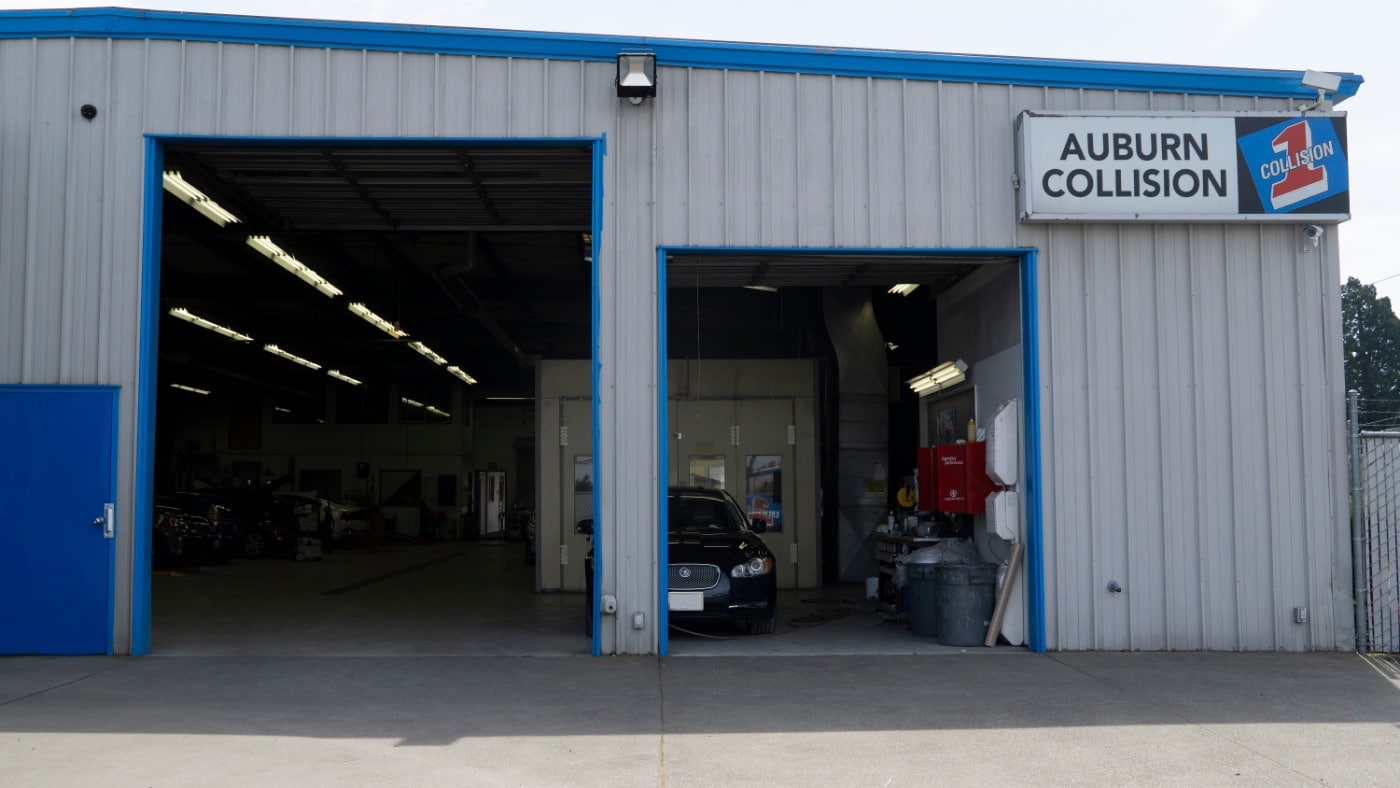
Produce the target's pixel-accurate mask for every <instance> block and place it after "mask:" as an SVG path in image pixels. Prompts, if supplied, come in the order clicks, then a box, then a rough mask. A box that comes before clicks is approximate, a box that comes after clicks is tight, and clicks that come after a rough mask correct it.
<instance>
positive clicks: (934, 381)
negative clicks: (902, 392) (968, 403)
mask: <svg viewBox="0 0 1400 788" xmlns="http://www.w3.org/2000/svg"><path fill="white" fill-rule="evenodd" d="M964 380H967V364H964V363H963V360H962V359H958V360H956V361H945V362H943V363H942V364H939V365H938V366H936V367H934V368H933V369H930V370H929V371H928V372H925V373H924V374H922V375H918V376H915V377H912V378H910V379H909V380H907V381H905V382H906V383H907V384H908V385H909V388H911V389H913V390H914V393H915V394H918V395H919V396H923V395H925V394H932V393H934V392H936V391H941V390H943V389H946V388H948V387H949V386H954V385H957V384H959V383H961V382H963V381H964Z"/></svg>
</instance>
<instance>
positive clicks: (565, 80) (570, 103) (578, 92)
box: [543, 60, 586, 137]
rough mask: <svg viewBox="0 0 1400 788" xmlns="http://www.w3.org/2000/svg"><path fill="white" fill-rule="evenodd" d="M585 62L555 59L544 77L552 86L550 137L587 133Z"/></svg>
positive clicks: (548, 117)
mask: <svg viewBox="0 0 1400 788" xmlns="http://www.w3.org/2000/svg"><path fill="white" fill-rule="evenodd" d="M585 73H586V66H585V64H583V63H575V62H570V61H559V60H552V61H550V63H549V68H548V70H547V71H546V72H545V74H544V77H543V79H544V80H545V84H546V85H547V86H548V93H549V96H548V100H547V102H546V104H545V112H546V118H545V129H544V132H543V133H544V134H545V135H546V136H550V137H578V136H581V135H582V134H583V131H582V128H581V126H580V123H579V121H580V120H581V119H582V117H581V115H582V99H583V78H584V75H585Z"/></svg>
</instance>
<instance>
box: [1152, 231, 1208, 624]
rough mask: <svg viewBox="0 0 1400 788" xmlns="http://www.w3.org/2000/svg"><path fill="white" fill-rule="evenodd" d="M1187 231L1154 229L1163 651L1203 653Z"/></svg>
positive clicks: (1192, 307) (1192, 316)
mask: <svg viewBox="0 0 1400 788" xmlns="http://www.w3.org/2000/svg"><path fill="white" fill-rule="evenodd" d="M1188 232H1189V231H1188V230H1187V229H1186V228H1184V227H1170V226H1161V225H1159V226H1157V227H1155V228H1154V236H1155V239H1154V240H1155V246H1156V249H1155V253H1154V254H1155V256H1156V258H1157V266H1156V277H1155V279H1156V281H1155V283H1154V292H1153V297H1154V298H1155V299H1156V311H1157V326H1156V331H1157V335H1156V342H1157V357H1158V378H1159V383H1158V389H1157V400H1156V402H1155V403H1154V404H1155V406H1156V413H1155V418H1156V419H1157V421H1158V427H1157V431H1158V435H1159V436H1160V439H1161V446H1162V492H1161V496H1160V498H1159V500H1158V504H1159V507H1160V509H1159V515H1158V516H1159V523H1158V525H1159V527H1160V528H1161V529H1162V561H1163V563H1164V576H1163V580H1162V583H1163V585H1162V594H1163V596H1162V600H1161V602H1162V604H1163V607H1164V615H1165V625H1164V627H1163V648H1166V649H1170V650H1196V649H1200V648H1202V646H1203V642H1202V633H1201V625H1200V609H1201V579H1200V561H1199V560H1198V558H1197V556H1198V555H1199V553H1200V549H1201V545H1200V541H1199V538H1198V536H1199V535H1198V533H1197V530H1196V513H1195V511H1194V506H1193V504H1194V502H1195V501H1196V500H1197V499H1198V498H1199V497H1200V489H1199V486H1198V473H1197V471H1196V465H1195V460H1196V457H1195V453H1194V450H1193V447H1194V445H1195V442H1196V440H1197V439H1198V435H1197V433H1196V430H1195V425H1196V415H1195V411H1194V405H1195V390H1196V388H1197V386H1196V380H1195V377H1194V375H1193V368H1192V360H1191V337H1192V325H1193V323H1194V322H1195V319H1196V310H1195V293H1194V292H1193V290H1192V282H1191V269H1190V265H1189V263H1188V262H1187V261H1188V260H1189V259H1190V258H1189V256H1188V255H1189V252H1190V246H1189V244H1188V242H1187V240H1188Z"/></svg>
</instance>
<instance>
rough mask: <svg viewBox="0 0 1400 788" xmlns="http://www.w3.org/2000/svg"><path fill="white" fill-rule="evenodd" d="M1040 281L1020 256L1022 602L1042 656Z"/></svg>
mask: <svg viewBox="0 0 1400 788" xmlns="http://www.w3.org/2000/svg"><path fill="white" fill-rule="evenodd" d="M1039 289H1040V280H1039V277H1038V276H1037V272H1036V252H1035V250H1030V251H1027V252H1026V253H1025V254H1023V255H1022V256H1021V363H1022V365H1023V369H1022V372H1021V378H1022V381H1021V382H1022V385H1023V387H1024V389H1025V402H1026V412H1025V414H1024V416H1023V418H1024V420H1025V428H1024V430H1023V432H1024V434H1025V436H1026V488H1025V489H1026V599H1027V611H1026V612H1027V618H1028V619H1029V620H1030V630H1031V631H1030V639H1029V640H1030V649H1031V651H1033V652H1035V653H1037V654H1043V653H1045V539H1044V536H1045V535H1044V532H1043V523H1044V520H1043V519H1042V516H1041V494H1040V478H1041V476H1040V472H1041V456H1040V302H1039V300H1038V299H1039V298H1040V292H1039Z"/></svg>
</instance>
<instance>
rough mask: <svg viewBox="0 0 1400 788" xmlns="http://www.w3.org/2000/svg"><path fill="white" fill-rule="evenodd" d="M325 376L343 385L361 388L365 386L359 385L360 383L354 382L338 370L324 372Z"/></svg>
mask: <svg viewBox="0 0 1400 788" xmlns="http://www.w3.org/2000/svg"><path fill="white" fill-rule="evenodd" d="M326 374H327V375H330V376H331V377H333V378H335V379H336V380H339V381H341V382H343V383H349V384H350V385H352V386H363V385H365V384H363V383H361V382H360V381H358V380H355V379H354V378H352V377H350V376H349V375H347V374H345V373H344V372H341V371H340V370H338V369H332V370H328V371H327V372H326Z"/></svg>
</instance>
